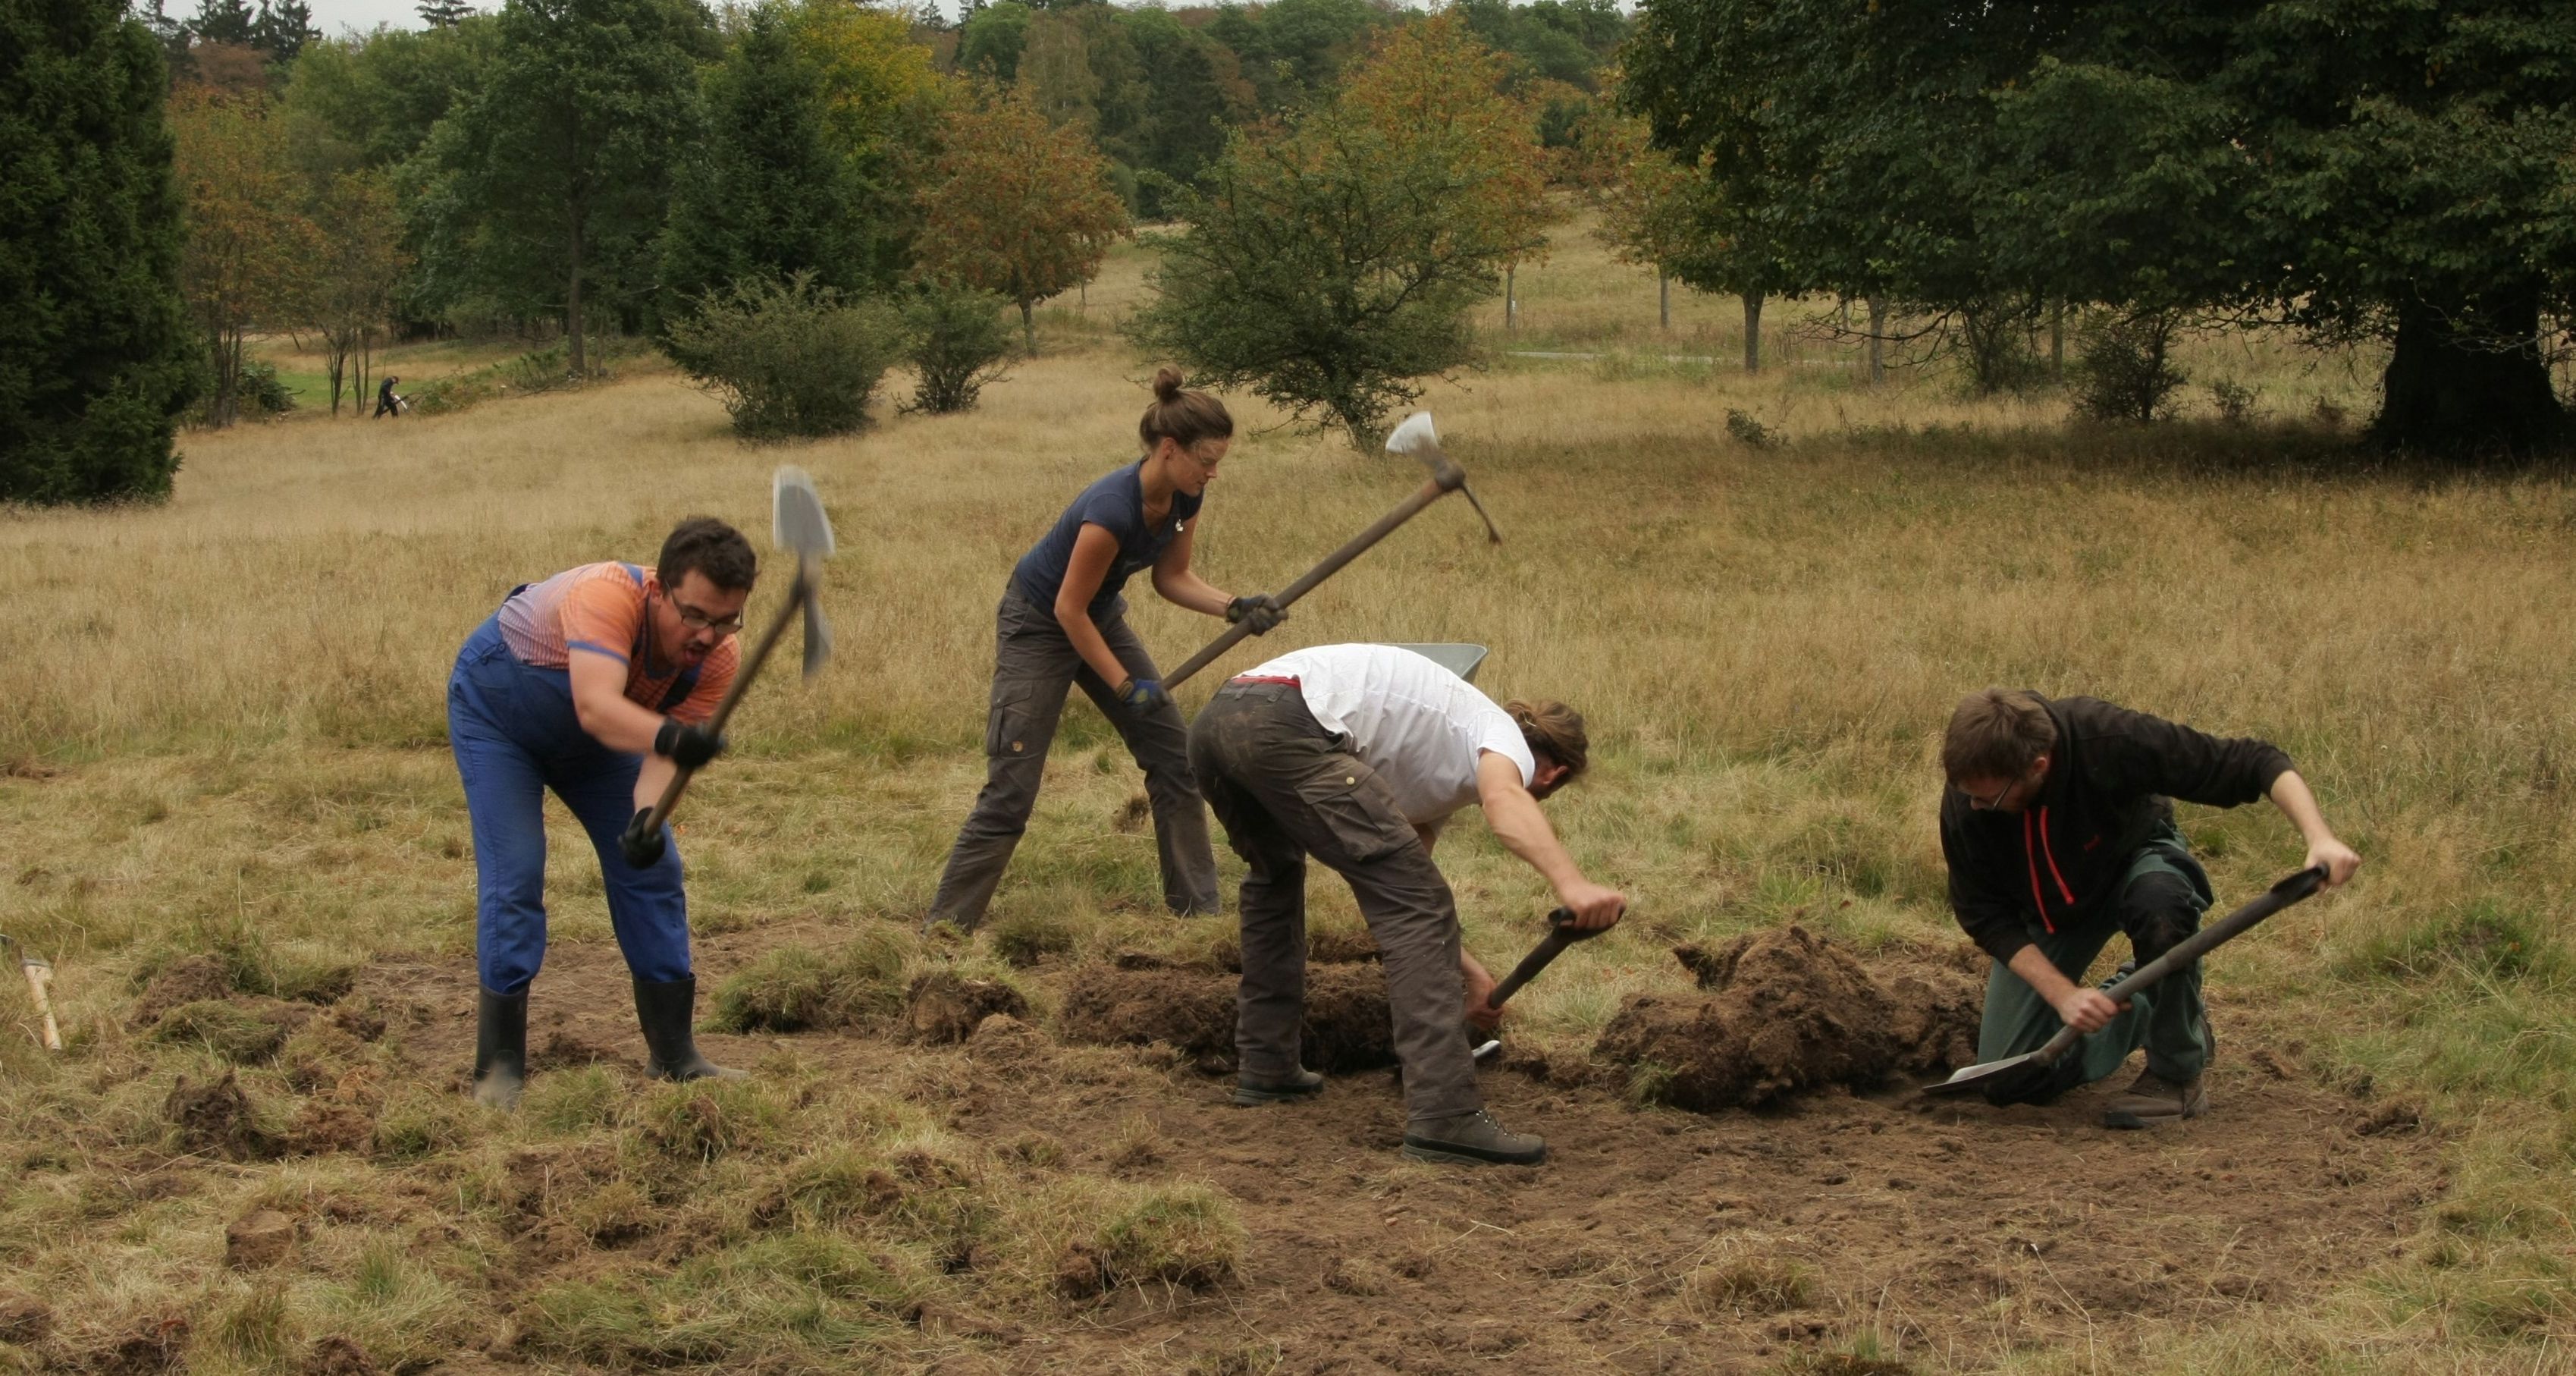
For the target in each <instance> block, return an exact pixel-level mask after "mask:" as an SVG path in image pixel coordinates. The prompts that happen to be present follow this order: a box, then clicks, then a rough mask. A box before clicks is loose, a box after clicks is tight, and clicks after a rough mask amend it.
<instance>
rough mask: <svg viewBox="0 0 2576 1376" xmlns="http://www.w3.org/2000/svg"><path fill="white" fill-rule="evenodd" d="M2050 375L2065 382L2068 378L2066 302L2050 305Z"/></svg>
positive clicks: (2055, 302) (2050, 303) (2056, 302)
mask: <svg viewBox="0 0 2576 1376" xmlns="http://www.w3.org/2000/svg"><path fill="white" fill-rule="evenodd" d="M2048 375H2049V376H2050V377H2052V378H2057V379H2060V380H2063V379H2064V378H2065V376H2066V302H2065V301H2063V300H2057V301H2051V302H2049V303H2048Z"/></svg>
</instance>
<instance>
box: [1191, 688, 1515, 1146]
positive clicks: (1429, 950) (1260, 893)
mask: <svg viewBox="0 0 2576 1376" xmlns="http://www.w3.org/2000/svg"><path fill="white" fill-rule="evenodd" d="M1349 745H1350V741H1349V739H1348V738H1347V737H1340V736H1335V735H1332V734H1329V733H1327V732H1326V731H1325V730H1324V728H1323V727H1322V726H1319V725H1317V724H1316V722H1315V717H1314V714H1313V713H1311V712H1308V711H1307V710H1306V700H1305V698H1304V697H1303V696H1302V695H1301V694H1300V693H1299V692H1298V690H1297V688H1296V686H1295V685H1293V684H1285V683H1246V682H1240V681H1238V682H1235V683H1230V684H1227V685H1226V686H1225V687H1223V688H1221V689H1219V690H1217V695H1216V697H1215V699H1214V700H1213V701H1211V702H1209V703H1208V705H1207V708H1206V710H1204V711H1202V712H1200V713H1199V717H1198V720H1197V721H1196V722H1195V723H1193V724H1192V725H1191V727H1190V770H1191V772H1192V773H1194V774H1196V775H1197V776H1198V781H1199V791H1200V792H1202V793H1204V794H1206V795H1207V800H1208V806H1209V807H1211V808H1213V809H1215V811H1216V815H1217V820H1218V821H1220V822H1223V823H1224V824H1225V835H1226V840H1227V841H1228V842H1230V843H1231V844H1232V845H1233V846H1234V852H1235V854H1237V855H1240V856H1242V857H1243V858H1244V861H1245V863H1247V864H1248V865H1250V866H1251V867H1252V868H1251V872H1250V873H1248V874H1246V875H1245V876H1244V878H1243V909H1242V917H1243V984H1242V986H1241V988H1240V990H1239V991H1238V992H1237V993H1236V995H1235V1024H1234V1045H1235V1051H1236V1053H1237V1054H1238V1056H1239V1057H1240V1058H1241V1059H1240V1064H1241V1070H1242V1073H1243V1074H1244V1075H1246V1076H1249V1077H1252V1078H1255V1079H1263V1080H1283V1079H1286V1078H1287V1077H1289V1076H1290V1075H1292V1074H1294V1073H1295V1072H1296V1071H1297V1070H1298V1068H1299V1065H1298V1056H1299V1047H1298V1034H1299V1028H1300V1027H1301V1025H1302V1024H1303V1023H1304V1021H1305V1013H1306V857H1307V856H1309V855H1312V856H1314V857H1315V858H1316V859H1318V860H1321V861H1323V862H1324V863H1325V864H1326V865H1328V866H1330V867H1332V869H1333V870H1334V871H1335V872H1337V873H1339V874H1340V875H1341V876H1342V877H1343V878H1344V879H1347V880H1349V881H1350V885H1351V892H1352V893H1353V894H1354V895H1356V896H1357V897H1358V899H1359V903H1360V912H1361V914H1362V915H1363V916H1365V917H1366V918H1367V919H1368V927H1369V935H1370V936H1372V937H1375V938H1376V939H1377V946H1378V950H1379V951H1380V952H1381V953H1382V954H1383V956H1384V957H1385V960H1386V992H1387V1002H1388V1004H1389V1005H1390V1011H1391V1012H1392V1013H1393V1015H1394V1019H1395V1054H1396V1056H1397V1057H1398V1058H1399V1059H1400V1060H1402V1061H1403V1063H1404V1110H1405V1117H1406V1118H1407V1119H1408V1120H1410V1121H1413V1122H1420V1121H1422V1120H1424V1119H1426V1118H1446V1117H1449V1116H1450V1115H1452V1114H1458V1113H1469V1112H1473V1111H1474V1110H1476V1109H1478V1108H1481V1107H1483V1106H1484V1099H1483V1096H1481V1095H1480V1094H1478V1093H1477V1091H1476V1062H1475V1060H1474V1058H1473V1057H1472V1056H1470V1055H1469V1054H1468V1049H1467V1039H1466V1037H1465V1036H1463V1035H1461V1033H1460V1031H1459V1026H1460V1020H1461V1019H1462V1018H1463V1017H1464V1016H1465V1013H1466V1005H1467V990H1466V982H1465V981H1464V980H1463V979H1462V978H1460V976H1459V973H1458V905H1457V900H1456V899H1454V898H1453V897H1451V896H1450V893H1449V883H1448V881H1447V880H1445V879H1443V878H1441V877H1440V870H1439V868H1438V867H1437V866H1434V865H1433V864H1432V863H1431V853H1430V852H1429V851H1426V850H1424V849H1423V848H1422V840H1421V838H1420V837H1418V836H1416V835H1415V834H1414V831H1413V828H1412V826H1411V825H1410V824H1408V823H1407V822H1406V821H1405V819H1404V815H1403V814H1402V813H1401V812H1399V811H1397V810H1396V806H1395V795H1394V793H1393V792H1392V791H1390V790H1389V789H1388V788H1387V785H1386V782H1385V780H1383V779H1380V778H1379V777H1378V776H1377V774H1376V772H1375V771H1373V770H1371V769H1370V768H1369V767H1368V766H1367V765H1366V764H1363V763H1361V762H1360V759H1359V757H1358V756H1356V755H1353V754H1351V753H1350V751H1349V748H1348V747H1349Z"/></svg>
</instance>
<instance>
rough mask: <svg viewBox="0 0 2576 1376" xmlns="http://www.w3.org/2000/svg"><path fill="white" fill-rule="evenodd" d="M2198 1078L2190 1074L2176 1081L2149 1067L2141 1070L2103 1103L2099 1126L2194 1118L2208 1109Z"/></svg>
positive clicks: (2149, 1124) (2206, 1095) (2148, 1125)
mask: <svg viewBox="0 0 2576 1376" xmlns="http://www.w3.org/2000/svg"><path fill="white" fill-rule="evenodd" d="M2201 1080H2202V1077H2201V1076H2198V1075H2194V1076H2192V1077H2191V1079H2190V1080H2189V1081H2187V1082H2185V1083H2181V1084H2177V1083H2175V1082H2174V1081H2172V1080H2168V1079H2166V1078H2165V1077H2164V1076H2162V1075H2159V1074H2157V1073H2156V1072H2154V1071H2152V1070H2149V1071H2142V1072H2140V1074H2139V1075H2138V1078H2137V1080H2136V1081H2135V1082H2133V1083H2132V1084H2131V1085H2130V1086H2129V1088H2128V1092H2127V1093H2124V1094H2122V1095H2121V1096H2120V1097H2119V1098H2116V1099H2113V1100H2112V1101H2111V1102H2110V1103H2109V1104H2107V1105H2105V1106H2104V1107H2103V1109H2102V1126H2104V1127H2106V1128H2151V1127H2154V1126H2155V1125H2156V1124H2158V1123H2171V1122H2178V1121H2180V1120H2182V1119H2185V1118H2197V1117H2199V1116H2200V1115H2202V1114H2204V1113H2207V1112H2209V1091H2208V1090H2207V1089H2205V1088H2203V1087H2202V1085H2201Z"/></svg>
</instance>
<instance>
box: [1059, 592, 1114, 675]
mask: <svg viewBox="0 0 2576 1376" xmlns="http://www.w3.org/2000/svg"><path fill="white" fill-rule="evenodd" d="M1055 622H1056V624H1057V625H1059V626H1062V627H1063V628H1064V638H1065V639H1067V640H1070V641H1072V642H1073V652H1074V653H1075V654H1078V655H1080V656H1082V662H1083V663H1085V664H1087V665H1090V666H1091V672H1093V673H1095V674H1098V675H1100V681H1101V682H1103V683H1106V684H1108V685H1109V686H1110V687H1111V688H1116V687H1117V686H1118V685H1119V684H1121V683H1124V682H1126V681H1127V666H1126V665H1124V664H1121V663H1119V662H1118V656H1117V655H1115V654H1112V653H1110V650H1109V640H1108V637H1106V636H1103V635H1102V634H1101V633H1100V628H1099V627H1098V626H1095V625H1093V624H1092V622H1091V612H1090V610H1089V609H1088V608H1085V607H1079V606H1077V607H1075V608H1073V609H1072V610H1071V611H1069V612H1068V611H1067V610H1066V608H1065V605H1064V603H1062V602H1058V603H1056V604H1055Z"/></svg>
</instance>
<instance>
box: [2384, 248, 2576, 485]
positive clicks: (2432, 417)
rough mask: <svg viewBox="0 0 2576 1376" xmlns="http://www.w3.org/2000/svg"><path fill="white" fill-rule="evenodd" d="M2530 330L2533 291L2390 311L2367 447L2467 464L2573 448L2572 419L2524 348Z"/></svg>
mask: <svg viewBox="0 0 2576 1376" xmlns="http://www.w3.org/2000/svg"><path fill="white" fill-rule="evenodd" d="M2539 332H2540V293H2539V290H2538V289H2537V288H2536V287H2531V288H2526V289H2524V290H2522V291H2518V292H2516V293H2514V294H2513V295H2512V296H2510V297H2509V298H2507V299H2504V300H2501V301H2498V300H2493V299H2489V300H2486V301H2478V302H2443V303H2437V304H2428V303H2425V302H2420V301H2418V302H2409V303H2406V304H2403V305H2401V306H2399V307H2398V309H2397V347H2396V350H2395V351H2394V352H2393V353H2391V354H2390V355H2389V359H2388V371H2387V373H2386V374H2385V375H2384V376H2383V378H2382V379H2381V382H2380V407H2379V418H2378V419H2377V420H2374V421H2372V422H2371V426H2370V438H2371V441H2372V442H2373V443H2375V444H2378V445H2380V446H2382V447H2384V448H2389V449H2417V450H2425V451H2428V452H2433V453H2441V454H2450V455H2454V456H2460V457H2470V456H2478V455H2516V456H2520V455H2528V454H2535V453H2539V452H2541V451H2544V450H2548V449H2553V448H2557V447H2560V446H2564V445H2566V444H2568V443H2570V441H2571V440H2576V421H2571V418H2570V417H2569V415H2568V413H2567V409H2566V408H2565V407H2563V406H2561V405H2559V404H2558V397H2557V395H2556V394H2555V393H2553V392H2552V391H2551V390H2550V386H2549V365H2548V363H2547V361H2546V359H2545V358H2544V357H2543V356H2542V354H2541V352H2540V350H2539V349H2537V348H2535V347H2533V341H2534V340H2535V339H2536V338H2537V337H2538V335H2539Z"/></svg>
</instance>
